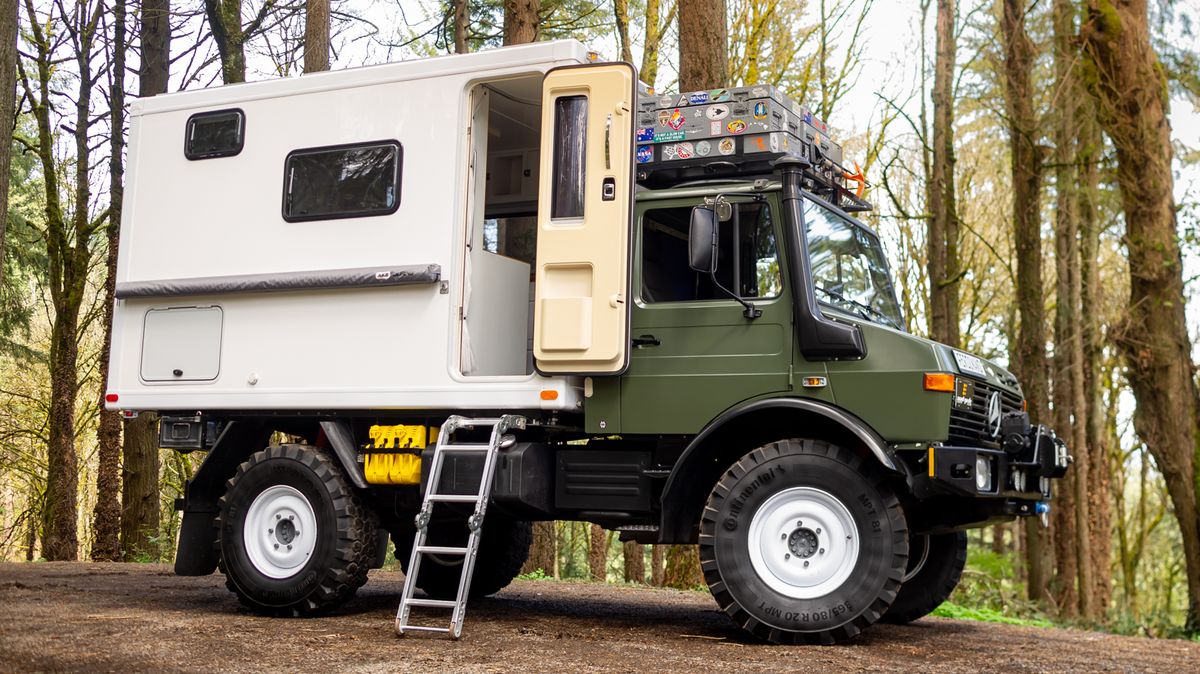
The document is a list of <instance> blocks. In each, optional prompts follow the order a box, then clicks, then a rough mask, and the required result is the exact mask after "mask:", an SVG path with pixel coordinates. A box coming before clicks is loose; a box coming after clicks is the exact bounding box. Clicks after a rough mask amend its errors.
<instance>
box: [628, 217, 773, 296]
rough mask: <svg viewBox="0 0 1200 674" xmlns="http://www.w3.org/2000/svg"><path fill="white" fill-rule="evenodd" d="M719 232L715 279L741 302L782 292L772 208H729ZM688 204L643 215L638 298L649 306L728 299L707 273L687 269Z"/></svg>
mask: <svg viewBox="0 0 1200 674" xmlns="http://www.w3.org/2000/svg"><path fill="white" fill-rule="evenodd" d="M733 206H734V208H733V217H732V218H730V219H729V220H728V221H726V222H722V223H721V224H720V228H719V238H718V249H717V272H716V274H717V280H718V281H719V282H720V284H721V285H722V286H724V287H726V288H731V289H734V290H735V292H736V293H737V294H738V295H739V296H740V297H742V298H743V299H769V298H773V297H777V296H778V295H779V294H780V292H781V291H782V289H783V283H782V281H781V278H780V274H779V253H778V247H777V244H776V239H775V227H774V222H773V220H772V217H771V208H770V206H768V204H767V203H766V202H762V201H753V202H742V203H735V204H733ZM691 212H692V207H691V206H672V207H667V208H654V209H650V210H648V211H646V212H645V214H644V215H643V216H642V289H641V295H642V299H643V300H644V301H645V302H647V303H660V302H691V301H697V300H713V299H727V298H728V295H726V294H725V293H724V292H722V291H721V290H720V289H719V288H717V287H715V286H714V285H713V282H712V279H711V278H710V277H709V275H708V274H702V273H700V272H696V271H693V270H692V269H691V267H689V266H688V245H687V244H688V224H689V221H690V218H691Z"/></svg>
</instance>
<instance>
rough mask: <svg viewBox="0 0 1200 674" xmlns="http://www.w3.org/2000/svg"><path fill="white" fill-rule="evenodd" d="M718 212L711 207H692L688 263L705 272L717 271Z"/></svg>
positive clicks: (696, 269)
mask: <svg viewBox="0 0 1200 674" xmlns="http://www.w3.org/2000/svg"><path fill="white" fill-rule="evenodd" d="M719 226H720V224H719V221H718V219H717V213H716V211H714V210H713V209H711V208H705V207H703V206H697V207H695V208H693V209H692V217H691V223H690V224H689V226H688V265H689V266H690V267H691V268H692V269H694V270H695V271H698V272H701V273H703V274H713V273H715V272H716V271H717V236H718V230H719Z"/></svg>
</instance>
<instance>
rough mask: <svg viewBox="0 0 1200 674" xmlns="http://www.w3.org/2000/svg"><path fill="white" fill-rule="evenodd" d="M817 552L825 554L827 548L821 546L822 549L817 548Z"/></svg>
mask: <svg viewBox="0 0 1200 674" xmlns="http://www.w3.org/2000/svg"><path fill="white" fill-rule="evenodd" d="M817 552H818V553H819V554H822V555H823V554H825V548H821V549H820V550H817Z"/></svg>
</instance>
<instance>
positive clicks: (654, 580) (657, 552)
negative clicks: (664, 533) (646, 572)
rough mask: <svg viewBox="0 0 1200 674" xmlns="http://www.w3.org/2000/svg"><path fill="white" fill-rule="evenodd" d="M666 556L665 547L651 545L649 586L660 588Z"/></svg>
mask: <svg viewBox="0 0 1200 674" xmlns="http://www.w3.org/2000/svg"><path fill="white" fill-rule="evenodd" d="M666 556H667V546H665V545H652V546H650V584H651V585H653V586H654V587H662V585H663V573H665V571H666V569H665V568H664V566H665V563H666Z"/></svg>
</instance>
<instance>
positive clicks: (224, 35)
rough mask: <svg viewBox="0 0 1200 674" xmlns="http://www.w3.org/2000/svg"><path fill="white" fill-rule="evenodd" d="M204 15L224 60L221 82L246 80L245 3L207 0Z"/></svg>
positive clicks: (230, 0) (234, 0)
mask: <svg viewBox="0 0 1200 674" xmlns="http://www.w3.org/2000/svg"><path fill="white" fill-rule="evenodd" d="M204 13H205V14H206V15H207V16H208V27H209V30H211V31H212V36H213V41H214V42H216V43H217V53H218V54H219V55H220V57H221V81H222V82H224V83H225V84H236V83H238V82H245V81H246V50H245V41H246V35H245V33H244V32H243V30H242V0H204Z"/></svg>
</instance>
